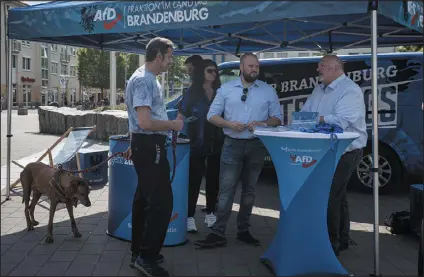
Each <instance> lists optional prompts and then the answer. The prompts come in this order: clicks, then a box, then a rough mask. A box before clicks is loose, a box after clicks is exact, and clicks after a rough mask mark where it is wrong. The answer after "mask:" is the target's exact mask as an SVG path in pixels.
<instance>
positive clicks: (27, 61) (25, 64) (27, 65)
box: [22, 57, 31, 71]
mask: <svg viewBox="0 0 424 277" xmlns="http://www.w3.org/2000/svg"><path fill="white" fill-rule="evenodd" d="M22 69H23V70H27V71H30V70H31V58H25V57H23V58H22Z"/></svg>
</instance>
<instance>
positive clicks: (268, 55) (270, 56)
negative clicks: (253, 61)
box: [263, 53, 274, 59]
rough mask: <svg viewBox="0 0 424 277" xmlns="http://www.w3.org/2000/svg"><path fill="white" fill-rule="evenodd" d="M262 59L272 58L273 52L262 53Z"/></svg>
mask: <svg viewBox="0 0 424 277" xmlns="http://www.w3.org/2000/svg"><path fill="white" fill-rule="evenodd" d="M263 57H264V59H272V58H274V53H263Z"/></svg>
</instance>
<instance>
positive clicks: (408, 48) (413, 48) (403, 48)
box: [396, 45, 424, 52]
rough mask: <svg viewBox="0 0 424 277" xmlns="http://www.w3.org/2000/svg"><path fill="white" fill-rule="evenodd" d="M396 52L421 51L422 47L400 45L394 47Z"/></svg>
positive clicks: (423, 49) (423, 48)
mask: <svg viewBox="0 0 424 277" xmlns="http://www.w3.org/2000/svg"><path fill="white" fill-rule="evenodd" d="M396 50H397V51H398V52H423V51H424V47H423V46H420V45H409V46H400V47H398V48H397V49H396Z"/></svg>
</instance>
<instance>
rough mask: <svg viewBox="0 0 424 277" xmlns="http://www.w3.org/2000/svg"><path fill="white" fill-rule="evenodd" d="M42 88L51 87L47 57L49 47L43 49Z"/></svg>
mask: <svg viewBox="0 0 424 277" xmlns="http://www.w3.org/2000/svg"><path fill="white" fill-rule="evenodd" d="M41 86H42V87H45V88H46V87H48V86H49V58H48V55H47V46H42V47H41Z"/></svg>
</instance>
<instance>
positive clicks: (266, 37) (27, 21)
mask: <svg viewBox="0 0 424 277" xmlns="http://www.w3.org/2000/svg"><path fill="white" fill-rule="evenodd" d="M377 22H378V28H377ZM422 33H423V4H422V2H421V1H401V0H399V1H382V2H377V1H376V0H373V1H357V2H354V1H316V0H315V1H308V2H305V1H263V2H259V1H246V2H240V1H151V2H148V1H143V2H141V1H140V2H136V1H133V2H125V1H124V2H118V1H110V2H109V1H108V2H101V1H90V2H73V1H72V2H71V1H56V2H51V3H47V4H40V5H35V6H31V7H25V8H16V9H11V10H10V11H9V15H8V36H9V38H10V40H9V48H8V49H9V50H8V51H9V59H8V64H9V68H11V51H10V49H11V40H12V39H22V40H31V41H36V42H45V43H56V44H66V45H72V46H78V47H87V48H98V49H104V50H111V51H123V52H133V53H143V52H144V49H145V46H146V44H147V42H148V41H149V40H150V39H151V38H153V37H156V36H163V37H167V38H169V39H171V40H172V41H173V42H174V43H175V45H176V49H175V54H177V55H189V54H233V55H239V54H240V53H243V52H256V53H258V52H271V51H290V50H313V51H327V52H333V51H337V50H340V49H343V48H357V47H369V46H370V45H371V47H372V80H373V81H372V95H373V98H372V102H373V110H372V112H373V160H374V161H378V121H377V78H376V77H377V40H378V44H379V46H398V45H422V44H423V36H422ZM8 80H9V83H8V88H9V90H8V93H9V94H8V130H7V132H8V148H7V149H8V151H7V166H8V169H7V196H9V188H10V143H11V106H12V97H11V95H12V89H11V74H9V78H8ZM377 167H378V165H375V166H374V209H375V210H374V213H375V220H374V238H375V240H374V254H375V273H374V274H375V275H377V276H378V275H379V274H380V269H379V267H380V266H379V241H378V239H379V236H378V229H379V228H378V227H379V222H378V214H379V212H378V187H379V185H378V169H377Z"/></svg>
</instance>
